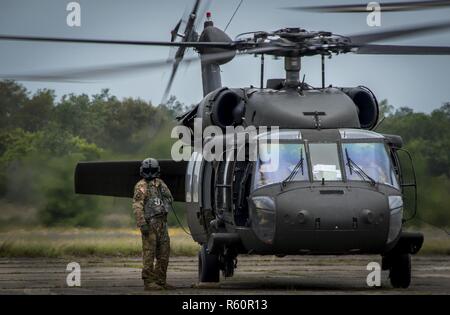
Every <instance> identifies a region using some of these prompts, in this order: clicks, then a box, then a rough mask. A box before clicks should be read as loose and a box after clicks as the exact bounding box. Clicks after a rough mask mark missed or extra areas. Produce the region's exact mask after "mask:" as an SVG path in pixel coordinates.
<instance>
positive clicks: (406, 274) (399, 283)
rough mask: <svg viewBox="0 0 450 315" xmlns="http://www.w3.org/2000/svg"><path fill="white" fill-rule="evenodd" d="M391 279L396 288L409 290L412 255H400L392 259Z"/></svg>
mask: <svg viewBox="0 0 450 315" xmlns="http://www.w3.org/2000/svg"><path fill="white" fill-rule="evenodd" d="M390 263H391V266H390V271H389V278H390V280H391V284H392V286H393V287H394V288H404V289H406V288H408V287H409V285H410V284H411V255H410V254H398V255H395V256H394V257H392V258H391V259H390Z"/></svg>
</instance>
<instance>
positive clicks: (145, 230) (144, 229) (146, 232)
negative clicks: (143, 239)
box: [141, 224, 150, 235]
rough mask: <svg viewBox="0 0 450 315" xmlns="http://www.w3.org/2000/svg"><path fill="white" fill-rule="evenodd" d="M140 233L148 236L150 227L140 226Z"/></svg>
mask: <svg viewBox="0 0 450 315" xmlns="http://www.w3.org/2000/svg"><path fill="white" fill-rule="evenodd" d="M141 233H142V234H144V235H148V234H149V233H150V227H149V226H148V224H143V225H141Z"/></svg>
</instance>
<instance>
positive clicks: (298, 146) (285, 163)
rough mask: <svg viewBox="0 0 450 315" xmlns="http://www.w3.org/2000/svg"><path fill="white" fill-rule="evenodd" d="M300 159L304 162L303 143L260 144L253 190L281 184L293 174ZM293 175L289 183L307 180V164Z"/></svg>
mask: <svg viewBox="0 0 450 315" xmlns="http://www.w3.org/2000/svg"><path fill="white" fill-rule="evenodd" d="M301 159H303V160H304V161H306V151H305V145H304V144H303V143H295V142H290V143H269V144H266V143H264V144H263V143H261V144H260V145H259V146H258V159H257V162H256V172H255V186H256V187H255V188H258V187H261V186H265V185H269V184H273V183H280V182H282V181H283V180H285V179H286V178H287V177H288V176H289V175H290V174H291V173H292V172H293V170H294V168H295V167H296V165H298V164H299V161H300V160H301ZM294 174H295V175H294V177H293V178H292V179H291V181H307V180H309V177H308V163H306V162H304V163H302V164H301V167H300V168H299V170H298V171H297V172H296V173H294Z"/></svg>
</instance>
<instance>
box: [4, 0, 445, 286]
mask: <svg viewBox="0 0 450 315" xmlns="http://www.w3.org/2000/svg"><path fill="white" fill-rule="evenodd" d="M425 2H426V3H427V4H426V5H425V4H423V3H425ZM443 2H445V3H446V4H445V5H447V4H449V3H448V1H420V3H422V5H421V6H420V5H419V2H402V4H396V6H393V7H395V10H397V11H398V10H411V9H412V8H415V9H417V8H418V9H422V8H429V7H430V6H433V4H432V3H435V5H436V6H442V5H444V4H443ZM200 4H201V3H200V0H196V1H195V4H194V7H193V9H192V10H191V11H190V12H189V14H188V15H187V16H186V17H185V18H184V19H182V20H180V22H178V24H177V25H176V27H175V29H174V30H173V31H172V38H171V41H170V42H155V41H128V40H94V39H68V38H48V37H29V36H10V35H1V36H0V39H6V40H27V41H37V42H39V41H50V42H71V43H97V44H111V45H112V44H126V45H144V46H170V47H177V51H176V54H175V57H174V60H173V61H172V62H170V63H168V62H167V61H150V62H147V63H136V64H124V65H117V66H113V67H99V68H91V69H76V70H70V71H61V72H54V73H44V74H35V75H28V76H14V75H2V77H7V78H12V79H18V80H53V81H65V80H72V79H78V78H84V77H86V76H97V75H105V74H115V73H119V72H123V71H128V70H133V69H138V68H156V67H161V66H166V65H167V64H169V65H171V66H172V67H173V68H172V74H171V77H170V80H169V84H168V87H167V88H166V93H165V95H167V94H168V90H169V88H170V84H171V83H172V81H173V78H174V76H175V73H176V71H177V69H178V66H179V64H180V63H181V62H184V61H193V60H196V59H198V58H197V57H188V58H186V57H184V55H185V52H186V50H187V49H188V48H194V49H195V50H196V51H197V52H198V53H199V55H200V56H199V60H200V62H201V71H202V83H203V93H204V98H203V99H202V100H201V101H200V102H199V103H198V105H197V106H195V107H194V108H193V109H192V110H190V111H189V112H187V113H185V114H184V115H182V116H180V117H178V121H179V124H180V125H181V126H185V127H187V128H189V130H191V132H192V134H194V126H195V120H196V119H199V120H200V122H201V123H200V126H201V129H202V130H205V129H206V128H207V127H209V126H217V127H219V128H221V129H223V130H226V129H227V127H230V126H243V127H248V126H253V127H255V128H256V130H257V133H256V135H254V137H256V138H258V139H265V138H270V137H272V136H274V135H276V137H277V139H278V142H277V143H270V142H269V143H268V144H265V146H266V147H265V148H264V149H265V150H259V149H262V148H258V153H257V158H256V159H255V160H251V159H250V158H249V156H248V154H246V153H244V157H245V158H244V159H243V160H236V159H235V157H236V156H237V155H238V154H239V153H241V152H242V151H243V150H244V151H245V149H246V148H247V146H248V144H249V142H250V141H251V140H252V139H251V137H247V138H245V141H243V142H234V143H233V142H232V144H231V145H229V146H227V147H226V150H225V152H226V154H225V153H224V155H223V158H222V159H218V160H214V161H208V160H206V159H205V158H204V157H203V152H202V151H194V152H193V153H192V155H191V158H190V160H189V161H173V160H160V166H161V176H162V178H163V179H164V181H165V182H166V183H167V184H168V186H169V187H170V189H171V191H172V192H173V195H174V198H175V200H176V201H180V202H184V203H185V204H186V214H187V221H188V224H189V229H190V234H191V235H192V237H193V239H194V240H195V241H196V242H198V243H199V244H200V245H201V250H200V252H199V263H198V264H199V280H200V281H201V282H218V281H219V280H220V271H222V274H223V276H225V277H230V276H232V275H233V273H234V270H235V268H236V264H237V256H238V255H239V254H256V255H276V256H280V257H281V256H284V255H322V254H342V255H348V254H377V255H381V256H382V268H383V269H384V270H389V271H390V280H391V284H392V285H393V286H394V287H403V288H406V287H408V286H409V285H410V281H411V258H410V255H411V254H415V253H417V252H418V251H419V250H420V248H421V246H422V243H423V235H422V234H420V233H414V232H405V231H403V230H402V227H403V224H404V215H403V212H404V203H403V197H404V191H405V189H406V188H408V187H412V188H413V190H415V188H416V183H415V179H414V178H413V179H414V180H413V181H412V182H406V180H405V176H404V173H405V171H404V168H405V166H402V165H401V164H400V161H401V160H400V157H399V153H400V152H402V150H403V149H402V139H401V137H400V136H397V135H386V134H380V133H377V132H375V131H374V129H375V128H376V127H377V125H378V124H379V122H380V117H379V108H378V103H377V99H376V97H375V95H374V94H373V93H372V92H371V91H370V90H369V89H368V88H366V87H363V86H359V87H350V88H348V87H332V86H328V87H327V86H325V57H329V56H332V55H338V54H345V53H356V54H386V55H450V47H430V46H404V45H384V44H381V45H378V44H373V42H377V41H381V40H385V39H394V38H401V37H403V36H407V35H408V36H410V35H411V34H419V33H427V32H435V31H441V30H446V29H449V28H450V22H443V23H435V24H427V25H423V26H414V27H409V28H401V29H394V30H389V31H383V32H370V33H366V34H358V35H353V36H343V35H338V34H334V33H332V32H327V31H307V30H305V29H302V28H284V29H280V30H276V31H273V32H261V31H260V32H249V33H244V34H241V35H239V36H237V37H236V39H235V40H232V39H231V38H230V37H229V36H228V35H227V34H226V33H225V32H224V31H222V30H221V29H219V28H217V27H216V26H214V23H213V21H212V20H211V16H210V14H209V13H208V14H207V20H206V21H205V22H204V27H203V30H202V32H201V33H200V34H197V32H196V29H198V23H199V20H200V19H199V16H200V13H199V11H200V7H201V6H200ZM399 6H400V8H399ZM349 7H350V6H348V7H347V8H349ZM354 7H355V6H354ZM356 7H357V6H356ZM309 9H313V10H316V9H317V10H319V11H320V10H321V8H320V7H314V8H309ZM326 10H328V11H329V10H335V11H336V12H341V11H343V12H347V11H346V10H343V9H342V6H333V7H332V8H331V7H327V8H326ZM352 10H354V8H353V9H352ZM395 10H394V9H392V11H395ZM350 11H351V10H350ZM387 11H390V9H389V6H387ZM183 28H184V31H183V30H182V29H183ZM249 54H250V55H258V56H261V86H260V87H246V88H228V87H223V86H222V83H221V76H220V65H223V64H225V63H227V62H230V61H231V60H232V59H233V58H235V57H236V56H238V55H249ZM317 55H319V56H320V57H321V60H322V86H321V87H320V88H315V87H312V86H310V85H309V84H307V83H305V82H304V80H301V79H300V70H301V59H302V58H304V57H309V56H317ZM264 56H276V57H278V58H284V68H285V72H286V76H285V78H280V79H269V80H267V83H266V85H265V86H264ZM263 126H276V127H277V129H276V130H275V129H274V130H272V129H270V130H266V129H264V131H262V128H261V127H263ZM237 133H238V132H236V133H235V134H231V135H229V134H227V135H224V136H221V137H208V138H201V139H198V138H195V137H192V138H190V139H189V141H186V145H191V146H194V147H195V144H196V141H200V142H201V143H200V144H206V143H214V142H218V143H223V140H224V138H226V137H233V138H234V137H236V136H238V135H237ZM267 149H268V151H269V152H270V151H271V150H276V152H277V153H278V155H279V165H278V169H277V170H276V171H273V170H268V169H267V168H266V167H265V163H266V161H267V158H265V157H264V156H263V153H261V152H267ZM407 156H408V157H410V156H409V154H408V153H407ZM411 162H412V161H411ZM139 165H140V161H104V162H102V161H99V162H80V163H78V165H77V167H76V170H75V191H76V193H79V194H94V195H106V196H117V197H132V194H133V187H134V185H135V183H136V182H137V181H138V179H139ZM411 165H412V163H411ZM415 196H417V194H415ZM415 198H416V197H415ZM416 205H417V200H415V203H414V206H415V207H416Z"/></svg>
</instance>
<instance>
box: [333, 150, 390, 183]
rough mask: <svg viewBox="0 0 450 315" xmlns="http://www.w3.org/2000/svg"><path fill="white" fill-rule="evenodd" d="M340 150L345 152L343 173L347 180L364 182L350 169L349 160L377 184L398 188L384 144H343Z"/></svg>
mask: <svg viewBox="0 0 450 315" xmlns="http://www.w3.org/2000/svg"><path fill="white" fill-rule="evenodd" d="M342 149H343V151H344V152H346V154H345V155H344V161H345V172H346V175H347V178H348V179H349V180H364V178H362V177H361V176H359V175H358V172H354V171H352V170H351V169H350V165H349V164H352V163H349V162H348V159H351V160H352V161H353V164H356V165H357V166H358V167H359V168H361V169H362V170H363V172H364V173H366V174H367V175H368V176H370V177H371V178H372V179H373V180H374V181H376V182H377V183H380V184H387V185H390V186H394V187H396V188H398V182H397V177H396V174H395V170H394V168H393V166H392V163H391V161H390V159H389V156H388V153H387V151H386V147H385V145H384V143H381V142H369V143H343V144H342ZM347 156H348V157H347Z"/></svg>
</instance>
